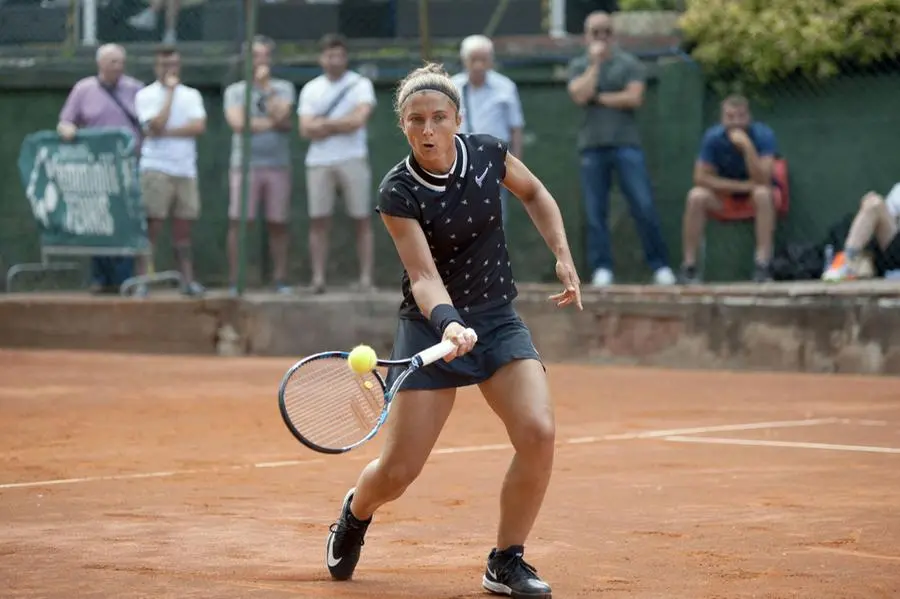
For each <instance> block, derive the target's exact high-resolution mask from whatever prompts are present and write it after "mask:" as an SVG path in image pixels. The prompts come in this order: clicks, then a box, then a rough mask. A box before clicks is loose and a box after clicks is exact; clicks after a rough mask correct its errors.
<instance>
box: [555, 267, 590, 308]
mask: <svg viewBox="0 0 900 599" xmlns="http://www.w3.org/2000/svg"><path fill="white" fill-rule="evenodd" d="M556 277H557V278H558V279H559V282H560V283H562V284H563V287H564V289H563V291H562V293H557V294H556V295H551V296H550V299H551V300H553V301H554V302H556V306H557V307H558V308H562V307H564V306H568V305H569V304H575V305H576V306H578V309H579V310H584V306H582V305H581V281H580V280H579V279H578V273H577V272H576V271H575V266H574V265H573V264H571V263H570V262H563V261H561V260H557V261H556Z"/></svg>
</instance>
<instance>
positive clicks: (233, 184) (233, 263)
mask: <svg viewBox="0 0 900 599" xmlns="http://www.w3.org/2000/svg"><path fill="white" fill-rule="evenodd" d="M228 175H229V177H228V188H229V200H228V243H227V245H228V280H229V281H230V283H231V285H232V292H234V291H235V288H234V286H235V285H237V267H238V227H239V226H240V219H241V189H242V181H241V169H239V168H233V169H231V171H230V172H229V173H228ZM249 179H250V185H249V186H248V194H247V226H248V227H249V226H251V225H252V224H253V223H254V221H255V220H256V206H257V204H258V203H259V189H257V181H256V176H255V173H254V168H253V167H250V170H249Z"/></svg>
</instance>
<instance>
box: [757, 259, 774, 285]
mask: <svg viewBox="0 0 900 599" xmlns="http://www.w3.org/2000/svg"><path fill="white" fill-rule="evenodd" d="M771 280H772V272H771V268H769V264H768V263H763V262H756V263H754V265H753V282H754V283H768V282H769V281H771Z"/></svg>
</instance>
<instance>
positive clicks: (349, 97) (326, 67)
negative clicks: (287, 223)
mask: <svg viewBox="0 0 900 599" xmlns="http://www.w3.org/2000/svg"><path fill="white" fill-rule="evenodd" d="M319 64H320V65H321V67H322V70H323V71H324V73H323V74H322V75H319V76H318V77H316V78H315V79H313V80H312V81H310V82H309V83H307V84H306V85H305V86H303V89H302V90H300V101H299V102H298V107H297V114H298V115H299V117H300V135H301V136H302V137H304V138H306V139H309V140H311V143H310V144H309V150H308V151H307V153H306V185H307V201H308V210H309V218H310V225H309V254H310V257H311V259H312V287H313V290H314V291H315V292H316V293H323V292H324V291H325V272H326V264H327V261H328V234H329V229H330V228H331V215H332V212H333V211H334V203H335V199H336V196H337V194H338V191H339V190H340V194H341V197H342V198H343V200H344V203H345V205H346V207H347V213H348V214H349V215H350V217H351V218H352V219H353V220H354V221H355V226H356V248H357V255H358V258H359V287H360V289H362V290H367V289H370V288H371V287H372V262H373V239H372V224H371V211H372V210H371V204H372V197H371V196H372V171H371V168H370V166H369V149H368V139H367V134H366V124H367V123H368V120H369V117H370V116H371V114H372V110H373V108H374V107H375V89H374V87H373V86H372V82H371V81H370V80H369V79H368V78H366V77H363V76H362V75H360V74H359V73H356V72H354V71H351V70H349V69H348V68H347V44H346V42H345V41H344V39H343V37H341V36H339V35H326V36H325V37H324V38H323V39H322V42H321V51H320V54H319Z"/></svg>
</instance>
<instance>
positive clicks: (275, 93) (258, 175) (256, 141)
mask: <svg viewBox="0 0 900 599" xmlns="http://www.w3.org/2000/svg"><path fill="white" fill-rule="evenodd" d="M274 49H275V43H274V42H273V41H272V40H270V39H269V38H267V37H264V36H256V37H255V38H254V39H253V44H252V46H251V51H252V52H253V81H251V82H250V84H251V85H252V86H253V89H252V91H251V99H250V115H251V116H250V123H249V126H250V131H251V136H250V187H249V190H250V192H249V194H248V198H247V220H248V224H251V223H253V222H254V221H255V220H256V210H257V208H258V207H259V204H260V202H265V206H266V223H267V227H268V231H269V251H270V252H271V255H272V278H273V279H274V284H275V290H276V291H277V292H278V293H290V291H291V289H290V287H288V285H287V282H286V279H287V258H288V219H289V216H290V208H291V138H290V131H291V127H292V125H291V113H292V112H293V106H294V100H295V98H296V89H295V88H294V84H293V83H291V82H290V81H285V80H284V79H273V78H272V74H271V64H272V52H273V51H274ZM246 86H247V82H246V81H238V82H236V83H232V84H231V85H229V86H228V87H227V88H226V89H225V119H226V120H227V121H228V126H229V127H231V130H232V131H233V132H234V135H232V138H231V173H230V177H229V183H230V188H231V201H230V202H229V206H228V218H229V221H230V222H229V223H228V262H229V265H230V271H231V274H230V276H231V283H232V285H235V284H236V281H237V259H238V255H237V233H238V223H239V221H240V217H241V148H242V145H243V140H242V135H243V130H244V126H245V123H244V91H245V89H246ZM234 291H235V288H234V287H232V293H234Z"/></svg>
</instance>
